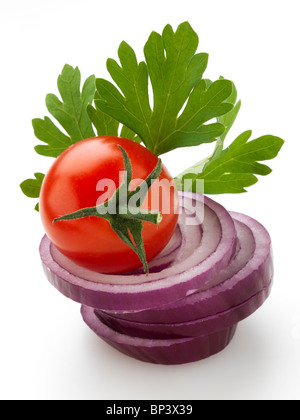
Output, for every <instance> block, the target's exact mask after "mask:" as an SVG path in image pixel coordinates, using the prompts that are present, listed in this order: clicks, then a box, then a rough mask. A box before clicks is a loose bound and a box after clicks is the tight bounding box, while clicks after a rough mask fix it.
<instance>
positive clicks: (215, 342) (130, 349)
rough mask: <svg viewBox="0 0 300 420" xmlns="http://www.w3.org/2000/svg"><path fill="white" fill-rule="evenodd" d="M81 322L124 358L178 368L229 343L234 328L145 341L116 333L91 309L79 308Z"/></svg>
mask: <svg viewBox="0 0 300 420" xmlns="http://www.w3.org/2000/svg"><path fill="white" fill-rule="evenodd" d="M81 314H82V317H83V320H84V321H85V323H86V324H87V325H88V326H89V327H90V328H91V330H92V331H93V332H95V333H96V334H97V335H98V336H99V337H101V338H102V339H103V340H104V341H106V342H107V343H108V344H109V345H111V346H113V347H114V348H116V349H117V350H119V351H120V352H122V353H124V354H126V355H127V356H130V357H133V358H135V359H138V360H141V361H143V362H148V363H156V364H164V365H178V364H183V363H190V362H195V361H198V360H201V359H205V358H207V357H209V356H212V355H214V354H216V353H218V352H220V351H222V350H224V348H225V347H226V346H227V345H228V344H229V343H230V341H231V340H232V338H233V336H234V334H235V331H236V325H234V326H232V327H229V328H226V329H225V330H222V331H218V332H215V333H212V334H208V335H204V336H201V337H193V338H175V339H174V338H173V339H147V338H138V337H130V336H128V335H124V334H120V333H118V332H116V331H114V330H113V329H111V328H109V327H108V326H106V325H105V324H104V323H103V322H101V321H100V319H99V318H98V317H97V315H96V314H95V311H94V309H93V308H90V307H88V306H84V305H82V307H81Z"/></svg>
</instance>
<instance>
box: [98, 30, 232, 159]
mask: <svg viewBox="0 0 300 420" xmlns="http://www.w3.org/2000/svg"><path fill="white" fill-rule="evenodd" d="M198 42H199V40H198V36H197V34H196V33H195V32H194V31H193V29H192V28H191V26H190V25H189V23H188V22H184V23H182V24H181V25H179V26H178V28H177V30H176V32H175V33H174V32H173V29H172V27H171V26H170V25H167V26H166V27H165V28H164V30H163V33H162V35H159V34H158V33H156V32H152V33H151V35H150V37H149V39H148V41H147V43H146V45H145V47H144V55H145V62H144V61H142V62H140V63H138V61H137V58H136V55H135V52H134V51H133V49H132V48H131V47H130V46H129V45H128V44H127V43H126V42H122V43H121V44H120V47H119V50H118V56H119V60H120V65H119V64H118V63H117V62H116V61H115V60H113V59H108V60H107V69H108V71H109V73H110V75H111V77H112V79H113V80H114V82H115V83H116V85H117V87H116V86H115V85H114V84H113V83H111V82H109V81H107V80H105V79H97V80H96V89H97V91H98V95H99V96H98V98H97V99H95V103H96V105H97V107H98V109H100V110H101V111H103V112H104V113H106V114H108V115H110V116H111V117H113V118H114V119H116V120H118V121H120V122H122V123H123V124H124V125H125V126H127V127H129V128H130V129H131V130H132V131H133V132H135V133H137V135H138V136H139V137H140V138H141V139H142V141H143V143H144V144H145V146H146V147H147V148H148V149H149V150H151V151H152V152H153V153H155V154H156V155H160V154H163V153H166V152H168V151H170V150H173V149H175V148H178V147H186V146H195V145H199V144H202V143H209V142H212V141H215V140H216V137H218V136H220V135H221V134H222V133H223V132H224V130H225V128H224V126H223V125H222V124H220V123H219V122H213V123H209V124H205V123H207V122H209V121H210V120H212V119H214V118H215V117H218V116H221V115H223V114H225V113H227V112H229V111H230V110H231V109H232V107H233V106H232V104H230V103H226V99H227V98H228V97H229V96H230V95H231V93H232V82H230V81H229V80H224V79H222V80H218V81H216V82H214V83H212V84H211V85H210V86H207V84H206V82H205V80H202V76H203V73H204V71H205V69H206V66H207V61H208V55H207V54H205V53H198V54H196V50H197V47H198ZM149 79H150V82H151V87H152V91H153V109H152V108H151V106H150V100H149V93H148V83H149ZM183 107H184V108H183Z"/></svg>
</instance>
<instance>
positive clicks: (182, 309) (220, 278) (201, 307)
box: [106, 212, 274, 323]
mask: <svg viewBox="0 0 300 420" xmlns="http://www.w3.org/2000/svg"><path fill="white" fill-rule="evenodd" d="M230 214H231V215H232V217H233V219H234V222H235V226H236V231H237V238H238V241H239V245H240V247H239V249H238V251H237V253H236V255H235V256H234V258H232V260H231V261H230V264H229V265H228V267H226V268H225V269H224V270H222V271H220V273H218V274H217V275H216V279H215V283H216V286H213V285H212V287H211V288H210V289H208V290H205V291H201V292H198V293H194V294H193V295H190V296H187V297H185V298H184V299H181V300H179V301H177V302H172V303H170V304H168V305H164V306H163V307H161V308H156V309H149V310H147V311H138V312H128V311H127V312H125V313H122V312H107V314H106V317H109V316H111V317H117V318H119V319H121V318H122V319H125V320H132V321H136V322H144V323H145V322H148V323H175V322H184V321H191V320H197V319H199V318H203V317H207V316H210V315H214V314H215V313H219V312H222V311H225V310H227V309H229V308H231V307H233V306H235V305H239V303H240V302H244V301H246V300H247V299H249V298H250V297H251V296H253V295H254V294H256V293H258V292H259V291H260V290H262V289H263V288H264V287H265V286H266V285H267V284H269V282H270V281H271V279H272V277H273V272H274V268H273V259H272V250H271V240H270V236H269V234H268V232H267V231H266V229H265V228H264V227H263V226H262V225H261V224H260V223H259V222H257V221H256V220H254V219H252V218H250V217H249V216H245V215H242V214H239V213H234V212H231V213H230Z"/></svg>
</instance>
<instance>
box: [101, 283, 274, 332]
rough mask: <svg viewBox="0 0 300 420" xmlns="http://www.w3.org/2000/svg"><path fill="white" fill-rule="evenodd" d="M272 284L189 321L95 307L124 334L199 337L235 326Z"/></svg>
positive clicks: (111, 324)
mask: <svg viewBox="0 0 300 420" xmlns="http://www.w3.org/2000/svg"><path fill="white" fill-rule="evenodd" d="M271 288H272V280H271V281H269V282H268V284H267V285H266V286H265V287H264V288H263V289H262V290H260V291H259V292H258V293H256V294H255V295H253V296H251V298H249V299H247V300H246V301H244V302H242V303H240V304H238V305H236V306H233V307H231V308H229V309H227V310H225V311H223V312H216V313H214V314H213V315H210V316H205V317H203V318H200V319H196V320H193V321H188V322H176V323H175V322H174V323H165V322H164V323H147V322H134V321H128V320H125V319H118V318H116V317H111V316H107V314H106V313H105V312H102V311H98V310H96V309H95V314H96V315H97V316H98V318H99V319H100V321H101V322H103V323H105V324H106V325H107V326H109V327H110V328H112V329H114V330H115V331H118V332H120V333H122V334H126V335H130V336H134V337H141V338H153V339H158V338H179V337H199V336H202V335H207V334H211V333H214V332H216V331H221V330H224V329H226V328H228V327H231V326H233V325H235V324H237V323H238V322H240V321H241V320H243V319H245V318H247V317H248V316H250V315H251V314H252V313H253V312H255V311H256V310H257V309H258V308H259V307H260V306H261V305H262V304H263V303H264V302H265V300H266V299H267V298H268V296H269V295H270V292H271Z"/></svg>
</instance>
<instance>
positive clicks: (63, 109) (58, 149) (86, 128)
mask: <svg viewBox="0 0 300 420" xmlns="http://www.w3.org/2000/svg"><path fill="white" fill-rule="evenodd" d="M80 82H81V74H80V71H79V69H78V67H76V68H73V67H72V66H70V65H68V64H66V65H65V66H64V68H63V70H62V72H61V74H60V75H59V77H58V79H57V87H58V90H59V93H60V95H61V100H60V99H59V98H58V97H57V96H56V95H54V94H48V95H47V96H46V106H47V109H48V111H49V112H50V114H51V115H52V116H53V117H54V118H55V119H56V120H57V121H58V123H59V124H60V126H61V128H63V129H64V130H65V132H63V131H62V130H61V128H58V127H57V126H56V125H55V124H54V123H53V122H52V120H51V119H50V118H49V117H45V118H44V119H40V118H35V119H33V121H32V125H33V128H34V133H35V136H36V137H37V138H38V139H39V140H41V141H42V142H44V143H46V144H47V145H38V146H36V147H35V151H36V152H37V153H39V154H40V155H43V156H50V157H57V156H59V155H60V154H61V153H62V152H63V151H64V150H65V149H67V148H68V147H69V146H70V145H71V144H73V143H76V142H77V141H80V140H83V139H85V138H88V137H94V136H95V133H94V130H93V126H92V123H91V120H90V118H89V116H88V113H87V106H88V104H90V103H91V102H92V101H93V99H94V94H95V89H96V88H95V76H90V77H89V78H87V79H86V81H85V82H84V84H83V87H82V91H80Z"/></svg>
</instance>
